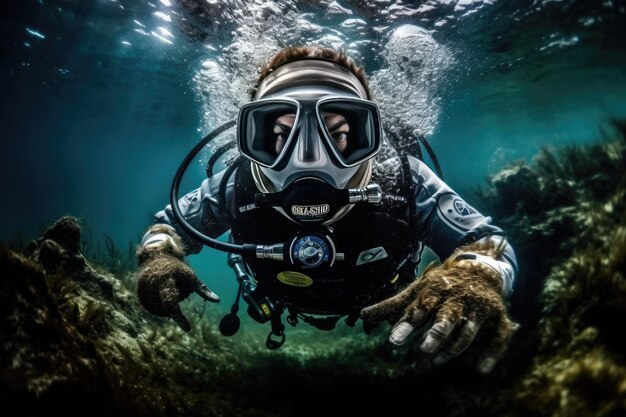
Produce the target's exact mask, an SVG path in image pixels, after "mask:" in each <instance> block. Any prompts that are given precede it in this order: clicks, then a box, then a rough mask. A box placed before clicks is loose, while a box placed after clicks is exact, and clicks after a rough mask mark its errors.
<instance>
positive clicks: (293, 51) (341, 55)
mask: <svg viewBox="0 0 626 417" xmlns="http://www.w3.org/2000/svg"><path fill="white" fill-rule="evenodd" d="M311 57H315V58H322V59H327V60H329V61H332V62H334V63H335V64H337V65H340V66H342V67H344V68H345V69H347V70H348V71H350V72H351V73H353V74H354V75H356V77H357V78H358V79H359V81H360V82H361V84H363V87H365V91H366V92H367V98H368V99H370V100H371V98H372V95H371V93H370V89H369V86H368V83H367V78H366V77H365V69H364V68H363V67H362V66H360V65H357V64H356V63H355V62H354V61H353V60H352V58H350V57H349V56H348V55H347V54H346V53H345V51H343V50H334V49H329V48H322V47H319V46H288V47H286V48H283V49H281V50H280V51H278V52H276V53H275V54H274V55H273V56H272V57H271V58H269V59H268V60H267V62H266V63H265V64H264V65H263V66H262V67H261V74H260V75H259V78H258V79H257V81H256V83H255V84H254V87H253V88H252V89H251V90H250V97H251V98H252V99H254V95H255V94H256V91H257V89H258V88H259V85H260V84H261V81H263V80H264V79H265V77H267V76H268V75H269V74H270V73H271V72H272V71H274V70H275V69H276V68H278V67H280V66H281V65H285V64H287V63H289V62H292V61H297V60H299V59H302V58H311Z"/></svg>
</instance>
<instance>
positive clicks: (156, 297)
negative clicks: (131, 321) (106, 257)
mask: <svg viewBox="0 0 626 417" xmlns="http://www.w3.org/2000/svg"><path fill="white" fill-rule="evenodd" d="M148 232H149V233H154V234H157V233H164V234H167V235H168V236H170V237H171V238H172V239H171V240H170V239H167V240H164V241H161V242H159V243H155V244H152V245H147V246H140V247H139V248H138V249H137V257H138V259H139V280H138V282H137V295H138V296H139V301H140V302H141V304H142V305H143V306H144V307H145V309H146V310H148V311H149V312H150V313H152V314H154V315H157V316H162V317H171V318H172V319H174V321H175V322H176V323H177V324H178V325H179V326H180V328H181V329H183V330H184V331H186V332H188V331H189V330H191V325H190V324H189V321H188V320H187V318H186V317H185V316H184V315H183V313H182V311H181V309H180V305H179V304H178V303H179V302H180V301H182V300H184V299H186V298H187V297H189V295H190V294H191V293H192V292H195V293H197V294H199V295H200V296H201V297H202V298H204V299H205V300H207V301H212V302H215V303H217V302H219V301H220V298H219V297H218V296H217V294H215V293H214V292H213V291H211V290H210V289H209V288H208V287H207V286H206V285H205V284H204V283H203V282H202V281H200V279H199V278H198V277H197V276H196V274H195V273H194V272H193V270H192V269H191V268H190V267H189V266H187V265H186V264H185V263H184V262H183V257H184V255H185V254H184V252H183V250H182V249H181V248H182V247H183V244H182V242H181V240H180V237H179V236H178V235H176V233H175V232H173V231H172V228H170V227H168V226H165V225H154V226H152V227H151V228H150V229H149V231H148Z"/></svg>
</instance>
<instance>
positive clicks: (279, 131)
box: [272, 114, 296, 155]
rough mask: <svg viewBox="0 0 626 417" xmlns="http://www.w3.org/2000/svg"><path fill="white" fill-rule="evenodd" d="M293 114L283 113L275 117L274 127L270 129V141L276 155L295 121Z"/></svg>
mask: <svg viewBox="0 0 626 417" xmlns="http://www.w3.org/2000/svg"><path fill="white" fill-rule="evenodd" d="M295 119H296V115H295V114H284V115H282V116H280V117H278V118H277V119H276V121H275V122H274V128H273V129H272V141H273V143H274V151H275V152H276V154H277V155H278V154H279V153H280V152H281V151H282V150H283V148H284V147H285V143H286V142H287V138H289V134H290V133H291V129H293V124H294V122H295Z"/></svg>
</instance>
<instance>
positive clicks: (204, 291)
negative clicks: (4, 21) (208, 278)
mask: <svg viewBox="0 0 626 417" xmlns="http://www.w3.org/2000/svg"><path fill="white" fill-rule="evenodd" d="M193 281H194V282H193V291H194V292H195V293H196V294H198V295H199V296H200V297H202V298H204V299H205V300H207V301H211V302H212V303H219V302H220V297H219V296H218V295H217V294H215V293H214V292H213V291H211V290H210V289H209V287H207V286H206V285H205V284H204V282H202V281H200V279H199V278H198V277H197V276H196V275H195V274H194V276H193Z"/></svg>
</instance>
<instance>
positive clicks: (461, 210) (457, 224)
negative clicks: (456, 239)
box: [437, 193, 484, 233]
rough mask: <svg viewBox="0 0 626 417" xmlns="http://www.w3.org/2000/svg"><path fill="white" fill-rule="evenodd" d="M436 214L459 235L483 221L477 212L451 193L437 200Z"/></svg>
mask: <svg viewBox="0 0 626 417" xmlns="http://www.w3.org/2000/svg"><path fill="white" fill-rule="evenodd" d="M437 214H438V215H439V218H440V219H441V220H443V221H444V222H445V223H447V224H448V225H449V226H450V227H452V228H453V229H455V230H457V231H459V232H461V233H463V232H465V231H467V230H470V229H472V228H474V227H476V226H477V225H479V224H480V223H481V222H483V221H484V217H483V216H482V215H481V214H480V213H479V212H477V211H476V210H474V208H473V207H472V206H470V205H469V204H467V203H466V202H465V201H463V200H462V199H461V198H460V197H459V196H458V195H456V194H453V193H448V194H444V195H442V196H441V198H439V203H438V207H437Z"/></svg>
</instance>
